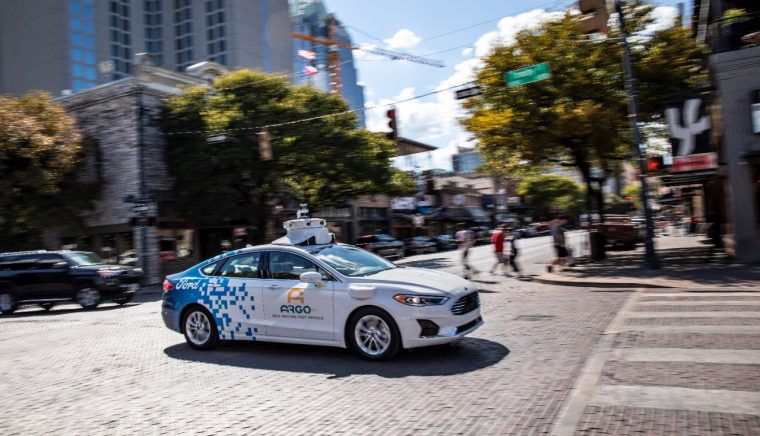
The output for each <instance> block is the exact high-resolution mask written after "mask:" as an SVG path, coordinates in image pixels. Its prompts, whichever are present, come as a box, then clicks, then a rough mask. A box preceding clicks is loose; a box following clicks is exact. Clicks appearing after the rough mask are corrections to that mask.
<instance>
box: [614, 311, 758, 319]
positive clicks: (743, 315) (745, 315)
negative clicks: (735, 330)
mask: <svg viewBox="0 0 760 436" xmlns="http://www.w3.org/2000/svg"><path fill="white" fill-rule="evenodd" d="M626 316H627V317H628V318H760V311H754V312H628V313H627V314H626Z"/></svg>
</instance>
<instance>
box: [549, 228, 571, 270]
mask: <svg viewBox="0 0 760 436" xmlns="http://www.w3.org/2000/svg"><path fill="white" fill-rule="evenodd" d="M566 224H567V216H565V215H557V218H555V219H554V224H553V225H552V242H553V243H554V252H555V254H556V257H555V258H554V260H553V261H552V263H551V265H549V266H547V267H546V270H547V271H549V272H552V271H553V270H554V267H555V266H556V267H560V266H562V267H564V266H566V265H567V255H568V252H567V245H566V242H567V240H566V238H565V225H566Z"/></svg>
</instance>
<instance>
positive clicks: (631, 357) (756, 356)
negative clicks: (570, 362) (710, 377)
mask: <svg viewBox="0 0 760 436" xmlns="http://www.w3.org/2000/svg"><path fill="white" fill-rule="evenodd" d="M612 356H613V358H614V359H615V360H623V361H626V362H692V363H726V364H732V365H758V364H760V350H713V349H699V348H696V349H692V348H618V349H615V350H614V351H613V352H612Z"/></svg>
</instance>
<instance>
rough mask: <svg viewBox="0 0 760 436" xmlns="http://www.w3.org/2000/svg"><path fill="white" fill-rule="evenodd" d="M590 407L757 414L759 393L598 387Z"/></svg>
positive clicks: (653, 387) (642, 387) (626, 386)
mask: <svg viewBox="0 0 760 436" xmlns="http://www.w3.org/2000/svg"><path fill="white" fill-rule="evenodd" d="M590 404H592V405H595V406H623V407H637V408H654V409H677V410H697V411H704V412H719V413H731V414H748V415H757V414H758V413H760V392H747V391H729V390H724V389H691V388H678V387H665V386H638V385H598V386H597V387H596V392H595V393H594V396H593V398H592V399H591V402H590Z"/></svg>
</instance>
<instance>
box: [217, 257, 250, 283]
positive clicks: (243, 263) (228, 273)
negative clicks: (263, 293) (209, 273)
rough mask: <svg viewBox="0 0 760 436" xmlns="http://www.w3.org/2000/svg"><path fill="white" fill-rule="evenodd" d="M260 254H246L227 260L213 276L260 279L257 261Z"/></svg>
mask: <svg viewBox="0 0 760 436" xmlns="http://www.w3.org/2000/svg"><path fill="white" fill-rule="evenodd" d="M260 260H261V253H259V252H257V253H247V254H242V255H240V256H235V257H231V258H229V259H227V261H226V262H225V263H224V265H222V267H221V268H220V269H219V271H217V273H216V274H214V275H215V276H220V277H237V278H245V279H258V278H261V274H260V272H259V261H260Z"/></svg>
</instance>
